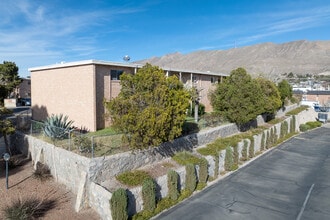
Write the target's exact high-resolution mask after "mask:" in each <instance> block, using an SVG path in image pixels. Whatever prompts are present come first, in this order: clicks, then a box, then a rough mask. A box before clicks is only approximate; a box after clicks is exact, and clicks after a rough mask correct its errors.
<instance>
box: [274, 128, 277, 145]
mask: <svg viewBox="0 0 330 220" xmlns="http://www.w3.org/2000/svg"><path fill="white" fill-rule="evenodd" d="M276 142H277V128H276V126H274V131H273V145H275V143H276Z"/></svg>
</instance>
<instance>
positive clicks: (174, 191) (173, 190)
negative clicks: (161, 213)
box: [167, 170, 179, 200]
mask: <svg viewBox="0 0 330 220" xmlns="http://www.w3.org/2000/svg"><path fill="white" fill-rule="evenodd" d="M178 184H179V175H178V173H177V172H175V171H174V170H169V171H168V172H167V187H168V197H169V198H170V199H172V200H177V199H178V198H179V190H178Z"/></svg>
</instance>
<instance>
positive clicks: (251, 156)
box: [249, 137, 254, 158]
mask: <svg viewBox="0 0 330 220" xmlns="http://www.w3.org/2000/svg"><path fill="white" fill-rule="evenodd" d="M253 157H254V138H253V137H251V138H250V147H249V158H253Z"/></svg>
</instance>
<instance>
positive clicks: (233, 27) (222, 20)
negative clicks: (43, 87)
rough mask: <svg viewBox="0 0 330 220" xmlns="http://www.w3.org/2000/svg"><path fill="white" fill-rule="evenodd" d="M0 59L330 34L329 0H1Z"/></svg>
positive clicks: (111, 55)
mask: <svg viewBox="0 0 330 220" xmlns="http://www.w3.org/2000/svg"><path fill="white" fill-rule="evenodd" d="M0 30H1V31H0V62H1V63H2V61H13V62H15V63H16V64H17V66H18V67H19V68H20V71H19V73H20V76H22V77H26V76H28V75H29V72H28V68H30V67H36V66H43V65H49V64H55V63H60V62H62V61H65V62H70V61H79V60H89V59H97V60H106V61H115V62H121V61H122V58H123V56H124V55H129V56H130V57H131V61H137V60H141V59H146V58H150V57H154V56H162V55H165V54H169V53H175V52H180V53H183V54H186V53H190V52H193V51H196V50H225V49H230V48H233V47H235V45H236V47H243V46H247V45H253V44H258V43H264V42H273V43H283V42H289V41H295V40H311V41H312V40H329V38H330V1H328V0H322V1H321V0H313V1H311V0H295V1H292V0H276V1H273V0H269V1H265V0H240V1H238V0H207V1H206V0H189V1H188V0H141V1H137V0H127V1H126V0H123V1H120V0H108V1H106V0H104V1H102V0H85V1H74V0H71V1H69V0H52V1H45V0H2V1H1V2H0Z"/></svg>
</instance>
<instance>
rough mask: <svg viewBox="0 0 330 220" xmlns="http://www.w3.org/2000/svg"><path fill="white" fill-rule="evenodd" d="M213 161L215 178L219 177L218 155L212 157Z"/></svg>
mask: <svg viewBox="0 0 330 220" xmlns="http://www.w3.org/2000/svg"><path fill="white" fill-rule="evenodd" d="M213 159H214V163H215V166H214V178H217V177H218V176H219V163H220V161H219V153H218V154H217V155H215V156H213Z"/></svg>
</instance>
